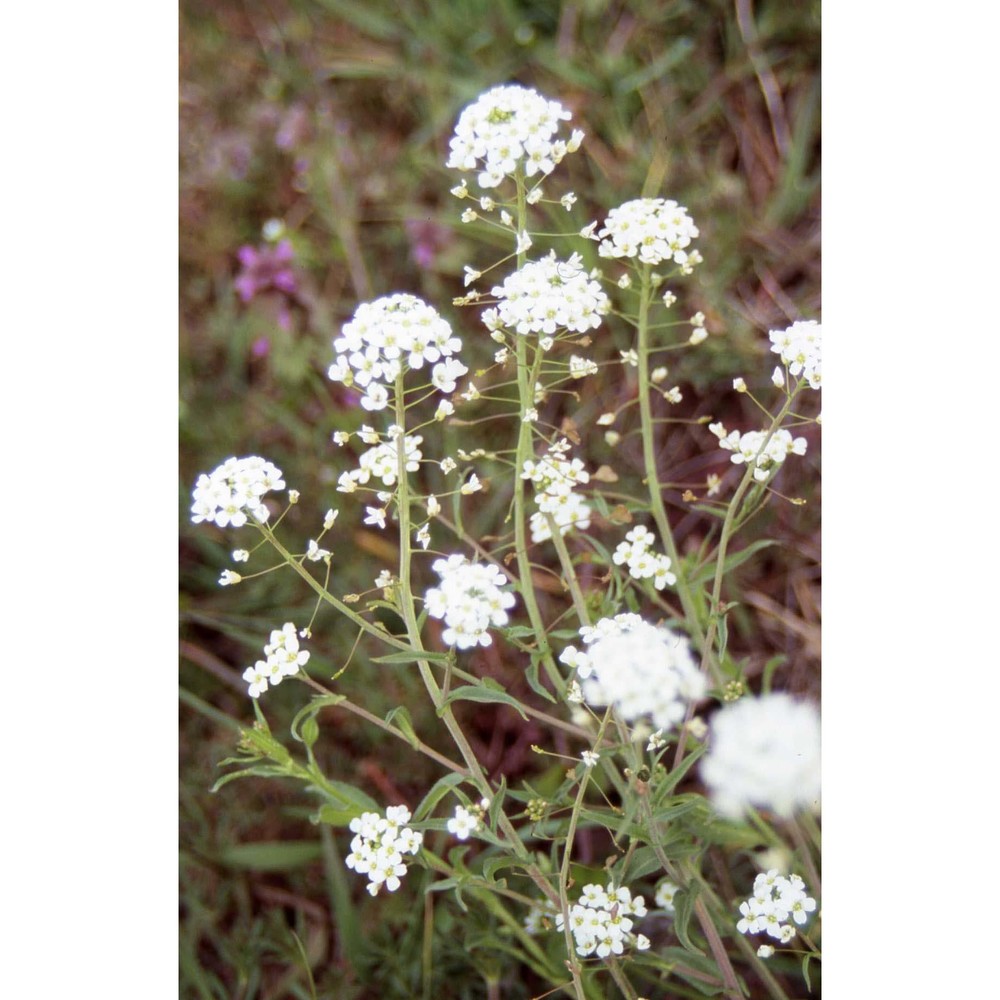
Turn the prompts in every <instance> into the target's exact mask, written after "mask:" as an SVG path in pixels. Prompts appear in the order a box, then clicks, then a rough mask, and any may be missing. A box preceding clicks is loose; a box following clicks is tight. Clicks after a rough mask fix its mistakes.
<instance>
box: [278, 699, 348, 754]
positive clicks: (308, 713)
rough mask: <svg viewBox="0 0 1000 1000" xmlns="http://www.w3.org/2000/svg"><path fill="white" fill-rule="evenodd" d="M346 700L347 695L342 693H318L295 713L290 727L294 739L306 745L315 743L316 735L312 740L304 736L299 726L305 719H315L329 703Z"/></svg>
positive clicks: (336, 703)
mask: <svg viewBox="0 0 1000 1000" xmlns="http://www.w3.org/2000/svg"><path fill="white" fill-rule="evenodd" d="M344 700H345V696H344V695H342V694H320V695H316V697H314V698H313V699H312V700H311V701H310V702H309V704H308V705H306V706H304V707H303V708H300V709H299V711H298V712H296V713H295V718H294V719H292V724H291V727H290V729H291V733H292V739H294V740H299V742H301V743H305V744H306V746H309V747H311V746H312V745H313V743H315V742H316V737H313V739H312V741H309V740H306V739H305V738H304V735H300V734H299V727H300V726H301V725H302V724H303V721H304V720H306V719H312V720H313V721H315V717H316V714H317V713H318V712H319V711H320V709H323V708H326V707H327V706H328V705H339V704H340V703H341V702H342V701H344ZM317 733H318V727H317Z"/></svg>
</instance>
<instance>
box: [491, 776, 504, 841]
mask: <svg viewBox="0 0 1000 1000" xmlns="http://www.w3.org/2000/svg"><path fill="white" fill-rule="evenodd" d="M506 795H507V779H506V778H505V777H504V776H503V775H500V787H499V788H498V789H497V791H496V794H495V795H494V796H493V800H492V801H491V802H490V811H489V818H490V829H491V830H496V828H497V818H498V817H499V816H500V810H501V809H502V808H503V800H504V798H505V797H506Z"/></svg>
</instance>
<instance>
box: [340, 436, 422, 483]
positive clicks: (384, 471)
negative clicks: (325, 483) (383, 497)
mask: <svg viewBox="0 0 1000 1000" xmlns="http://www.w3.org/2000/svg"><path fill="white" fill-rule="evenodd" d="M393 427H395V425H393ZM389 430H390V437H391V438H392V440H389V441H386V442H384V443H383V444H380V445H377V446H376V447H374V448H369V449H368V451H366V452H363V453H362V454H361V456H360V457H359V458H358V468H356V469H351V470H350V471H349V472H342V473H341V475H340V478H339V479H338V480H337V490H338V491H339V492H341V493H353V492H354V491H355V490H356V489H357V488H358V486H364V485H365V484H366V483H367V482H369V480H371V479H372V477H374V478H375V479H379V480H381V481H382V484H383V485H384V486H394V485H395V483H396V479H397V478H398V476H399V453H398V451H397V450H396V442H397V441H398V440H399V434H398V433H396V434H395V435H393V433H392V430H393V428H390V429H389ZM397 430H398V428H397ZM423 440H424V439H423V437H422V436H421V435H420V434H407V435H406V438H405V439H404V441H403V455H404V457H405V458H406V471H407V472H416V471H417V469H419V468H420V460H421V459H422V458H423V457H424V456H423V452H422V451H421V450H420V444H421V442H422V441H423Z"/></svg>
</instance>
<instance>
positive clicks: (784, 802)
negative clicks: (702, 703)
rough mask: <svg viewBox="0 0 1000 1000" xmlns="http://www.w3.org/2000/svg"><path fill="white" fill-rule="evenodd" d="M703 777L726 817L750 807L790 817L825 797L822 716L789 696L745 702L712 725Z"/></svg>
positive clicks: (717, 717) (722, 712)
mask: <svg viewBox="0 0 1000 1000" xmlns="http://www.w3.org/2000/svg"><path fill="white" fill-rule="evenodd" d="M700 767H701V777H702V780H703V781H704V782H705V784H706V785H707V786H708V787H709V789H710V791H711V797H712V802H713V804H714V805H715V806H716V808H717V809H718V810H719V811H720V812H721V813H722V814H723V815H725V816H730V817H739V816H740V815H742V814H743V812H744V811H745V810H746V808H747V807H748V806H754V807H756V808H758V809H768V810H770V811H772V812H774V813H776V814H777V815H778V816H781V817H784V818H787V817H791V816H793V815H794V814H795V813H796V812H799V811H800V810H803V809H815V808H817V807H818V805H819V799H820V721H819V712H818V711H817V710H816V709H815V707H814V706H813V705H811V704H810V703H808V702H802V701H796V700H795V699H793V698H792V697H791V696H789V695H787V694H769V695H762V696H761V697H758V698H742V699H740V700H739V701H737V702H735V703H734V704H732V705H728V706H727V707H725V708H723V709H722V710H720V711H719V712H717V713H716V715H715V716H714V718H713V719H712V721H711V727H710V743H709V751H708V753H707V754H706V755H705V756H704V757H703V758H702V759H701V762H700Z"/></svg>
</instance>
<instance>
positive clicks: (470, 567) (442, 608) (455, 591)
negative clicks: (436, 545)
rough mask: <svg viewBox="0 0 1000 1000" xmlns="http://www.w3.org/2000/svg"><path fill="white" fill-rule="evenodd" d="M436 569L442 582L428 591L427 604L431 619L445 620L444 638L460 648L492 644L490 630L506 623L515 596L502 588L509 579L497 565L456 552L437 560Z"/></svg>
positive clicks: (425, 597)
mask: <svg viewBox="0 0 1000 1000" xmlns="http://www.w3.org/2000/svg"><path fill="white" fill-rule="evenodd" d="M433 568H434V572H435V573H437V574H438V576H439V577H440V578H441V584H440V586H438V587H432V588H431V589H430V590H428V591H427V593H426V594H425V595H424V605H425V607H426V608H427V613H428V614H429V615H430V616H431V617H432V618H441V619H444V623H445V625H446V626H447V627H446V628H445V630H444V633H443V635H442V638H443V639H444V641H445V642H446V643H447V644H448V645H449V646H457V647H458V648H459V649H471V648H473V647H474V646H477V645H480V646H489V645H490V644H491V643H492V642H493V638H492V636H490V634H489V632H488V631H487V629H488V628H489V627H490V625H494V626H499V625H506V624H507V621H508V615H507V611H508V610H509V609H510V608H512V607H513V606H514V602H515V598H514V595H513V594H512V593H510V592H509V591H505V590H501V589H500V588H501V587H502V586H503V585H504V584H506V582H507V578H506V577H505V576H504V575H503V574H502V573H501V572H500V571H499V570H498V569H497V568H496V567H495V566H491V565H487V564H484V563H471V562H469V561H468V559H466V558H465V556H462V555H457V554H456V555H451V556H448V558H447V559H438V560H437V561H436V562H435V563H434V567H433Z"/></svg>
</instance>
